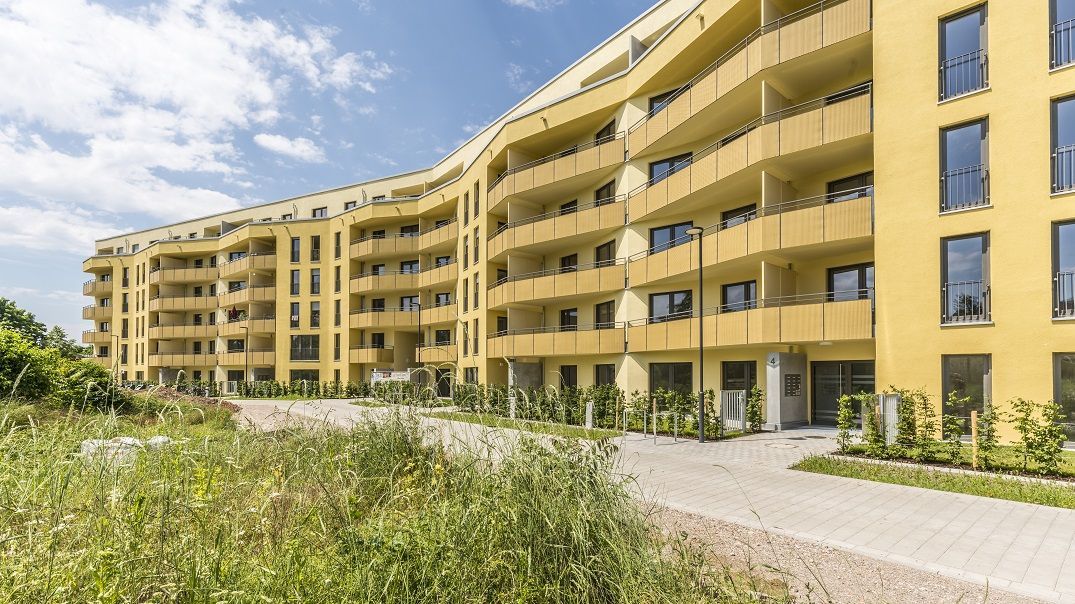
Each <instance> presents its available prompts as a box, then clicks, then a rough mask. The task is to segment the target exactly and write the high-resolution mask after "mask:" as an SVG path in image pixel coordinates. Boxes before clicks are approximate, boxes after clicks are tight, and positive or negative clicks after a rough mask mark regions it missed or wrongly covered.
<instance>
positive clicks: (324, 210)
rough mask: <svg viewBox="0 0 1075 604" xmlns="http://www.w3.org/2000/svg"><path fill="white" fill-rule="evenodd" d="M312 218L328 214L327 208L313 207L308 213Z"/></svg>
mask: <svg viewBox="0 0 1075 604" xmlns="http://www.w3.org/2000/svg"><path fill="white" fill-rule="evenodd" d="M310 216H312V217H314V218H325V217H326V216H328V208H314V211H313V212H312V213H311V214H310Z"/></svg>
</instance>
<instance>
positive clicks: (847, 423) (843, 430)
mask: <svg viewBox="0 0 1075 604" xmlns="http://www.w3.org/2000/svg"><path fill="white" fill-rule="evenodd" d="M837 404H838V406H839V407H838V411H837V412H836V428H837V431H836V444H838V445H839V446H840V452H841V453H847V451H848V449H850V448H851V431H852V430H853V429H854V428H855V416H856V414H855V401H854V399H852V398H851V397H850V396H849V395H847V394H844V395H842V396H841V397H840V400H839V401H838V402H837Z"/></svg>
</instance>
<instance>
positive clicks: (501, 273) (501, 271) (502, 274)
mask: <svg viewBox="0 0 1075 604" xmlns="http://www.w3.org/2000/svg"><path fill="white" fill-rule="evenodd" d="M507 280H508V269H506V268H498V269H496V282H497V283H503V282H505V281H507Z"/></svg>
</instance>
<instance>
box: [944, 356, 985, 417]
mask: <svg viewBox="0 0 1075 604" xmlns="http://www.w3.org/2000/svg"><path fill="white" fill-rule="evenodd" d="M941 381H942V388H943V390H944V393H943V398H942V404H943V410H944V413H947V414H949V415H955V416H957V417H963V418H969V417H970V412H971V410H977V411H978V412H979V413H981V412H982V411H984V410H985V405H986V403H987V402H988V401H989V355H985V354H975V355H945V356H943V357H941ZM953 392H954V393H955V395H956V396H957V397H959V398H963V397H968V398H969V399H970V400H969V401H968V402H967V403H965V404H959V405H957V406H952V405H949V403H948V395H949V393H953ZM968 432H969V431H968Z"/></svg>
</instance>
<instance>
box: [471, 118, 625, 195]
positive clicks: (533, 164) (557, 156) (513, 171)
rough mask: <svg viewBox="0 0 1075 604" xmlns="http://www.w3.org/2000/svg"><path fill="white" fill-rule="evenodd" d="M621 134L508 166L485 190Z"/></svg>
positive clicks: (490, 189) (621, 133)
mask: <svg viewBox="0 0 1075 604" xmlns="http://www.w3.org/2000/svg"><path fill="white" fill-rule="evenodd" d="M623 136H624V133H623V132H617V133H615V134H610V135H608V136H604V137H601V138H598V139H595V140H593V141H590V142H587V143H583V144H581V145H574V146H572V147H568V148H567V149H564V150H563V151H557V152H556V153H553V154H552V155H546V156H545V157H542V158H539V159H535V160H533V161H529V162H526V163H525V164H521V165H518V166H515V167H514V168H508V169H507V170H504V171H503V172H501V173H500V174H499V175H498V176H497V177H496V180H494V181H493V182H491V183H489V186H488V188H487V189H486V190H488V191H492V190H493V189H494V188H496V186H497V185H498V184H500V181H502V180H504V179H505V178H507V177H508V176H511V175H512V174H516V173H518V172H522V171H523V170H529V169H530V168H536V167H537V166H540V165H542V164H547V163H549V162H551V161H556V160H558V159H560V158H563V157H569V156H571V155H574V154H576V153H578V152H580V151H585V150H587V149H590V148H593V147H598V146H600V145H603V144H605V143H609V142H612V141H614V140H618V139H621V138H623Z"/></svg>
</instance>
